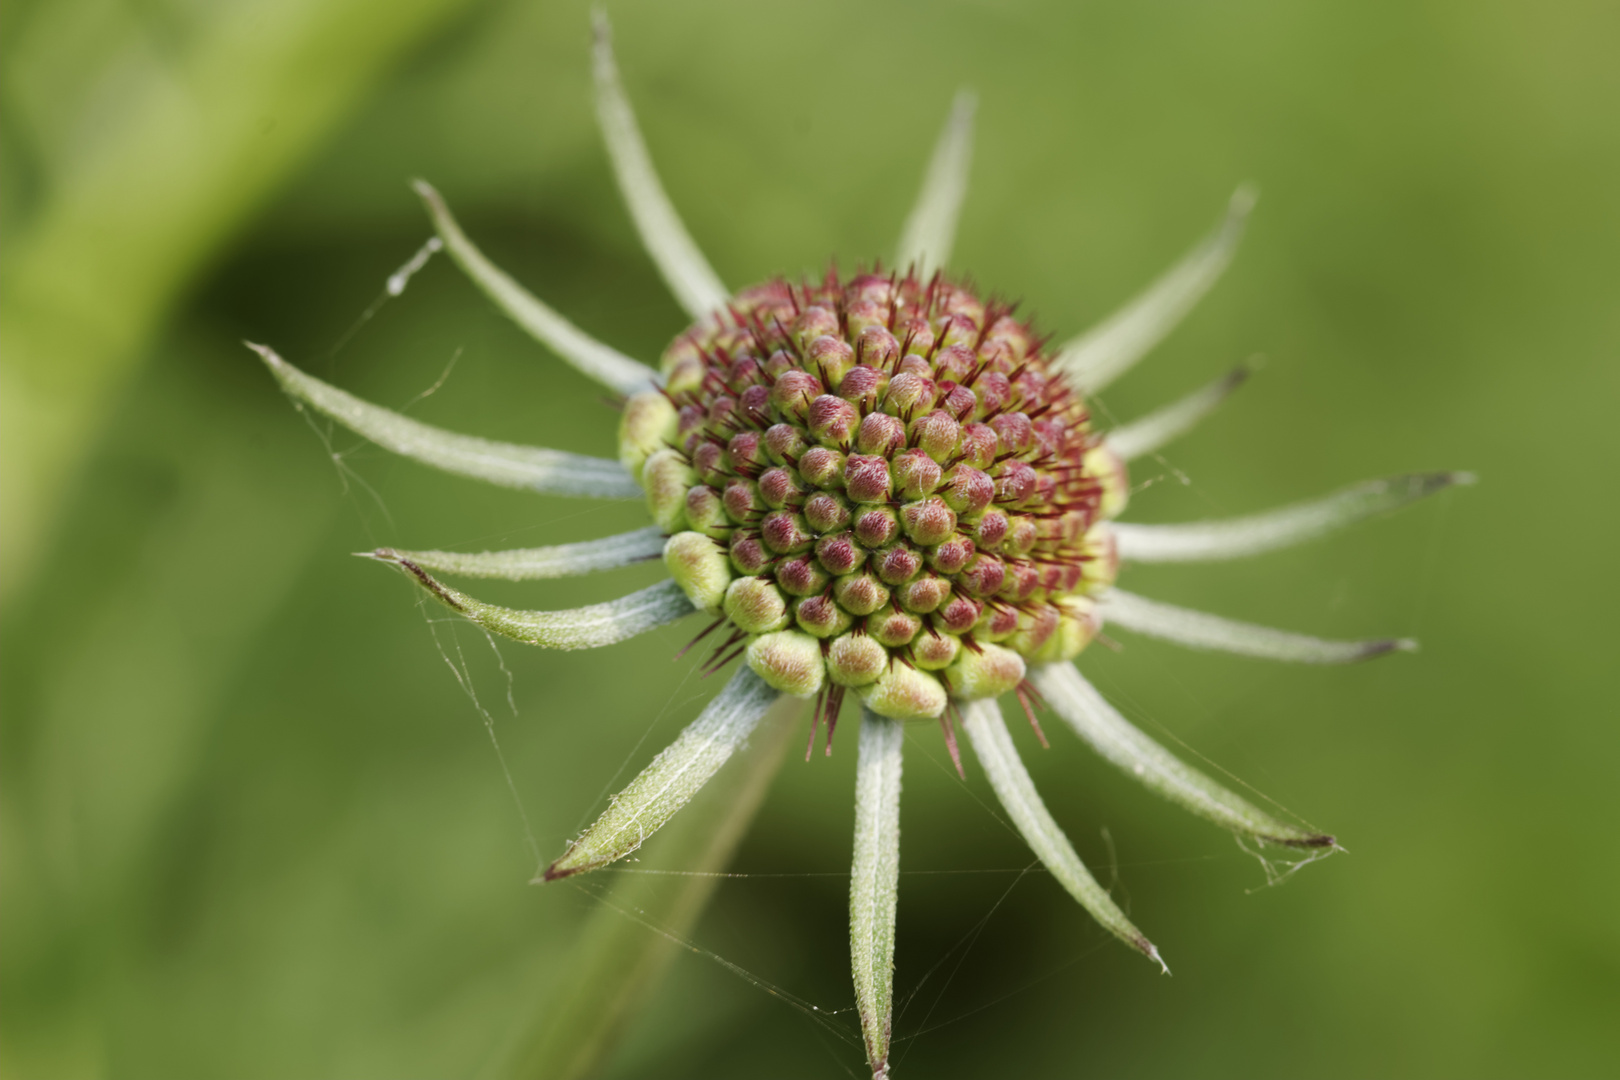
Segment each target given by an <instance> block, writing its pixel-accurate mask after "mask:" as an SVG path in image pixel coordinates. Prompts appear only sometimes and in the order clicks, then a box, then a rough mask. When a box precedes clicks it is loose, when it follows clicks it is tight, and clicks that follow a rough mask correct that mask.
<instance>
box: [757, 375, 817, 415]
mask: <svg viewBox="0 0 1620 1080" xmlns="http://www.w3.org/2000/svg"><path fill="white" fill-rule="evenodd" d="M821 390H822V386H821V380H820V379H818V378H816V377H815V376H814V375H812V374H810V373H809V372H808V371H801V370H799V369H798V368H794V369H793V370H791V371H784V372H782V374H781V375H780V376H778V377H777V380H776V381H775V382H774V383H772V384H771V395H770V401H771V407H772V408H774V409H775V410H776V411H777V412H778V413H780V414H782V415H783V416H791V417H793V418H795V419H797V420H801V421H802V420H803V419H804V415H805V413H806V412H808V411H809V409H810V403H811V402H812V401H814V400H815V399H816V398H817V397H819V396H820V394H821Z"/></svg>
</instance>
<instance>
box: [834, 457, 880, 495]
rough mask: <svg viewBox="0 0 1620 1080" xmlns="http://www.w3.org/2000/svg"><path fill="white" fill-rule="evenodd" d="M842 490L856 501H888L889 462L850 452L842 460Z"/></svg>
mask: <svg viewBox="0 0 1620 1080" xmlns="http://www.w3.org/2000/svg"><path fill="white" fill-rule="evenodd" d="M844 491H845V492H847V493H848V495H849V497H850V500H851V501H853V502H858V503H886V502H888V501H889V491H890V481H889V463H888V461H887V460H885V459H884V458H881V457H876V456H870V455H866V454H851V455H850V456H849V458H848V459H847V460H846V461H845V462H844Z"/></svg>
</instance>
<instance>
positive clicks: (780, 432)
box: [765, 424, 810, 465]
mask: <svg viewBox="0 0 1620 1080" xmlns="http://www.w3.org/2000/svg"><path fill="white" fill-rule="evenodd" d="M809 445H810V444H809V443H807V442H805V441H804V436H803V435H801V434H799V429H798V428H796V427H794V426H793V425H792V424H772V425H771V426H770V427H768V428H766V429H765V452H766V453H767V454H769V455H770V457H771V460H772V461H774V462H776V463H777V464H778V465H787V464H791V463H792V462H795V461H798V460H799V457H800V456H801V455H802V454H803V453H804V451H805V448H806V447H808V446H809Z"/></svg>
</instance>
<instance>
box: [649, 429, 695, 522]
mask: <svg viewBox="0 0 1620 1080" xmlns="http://www.w3.org/2000/svg"><path fill="white" fill-rule="evenodd" d="M696 479H697V474H696V473H694V472H693V471H692V469H691V467H690V466H689V465H687V464H686V459H685V458H684V457H682V456H681V454H680V453H679V452H678V451H676V450H669V449H665V450H659V451H656V452H655V453H653V454H652V455H651V456H650V457H648V458H647V463H646V465H644V466H643V467H642V470H641V486H642V487H643V488H644V489H645V490H646V492H647V512H648V513H649V514H651V515H652V519H653V520H654V521H655V522H657V523H658V527H659V528H661V529H663V530H664V531H665V532H675V531H677V530H679V529H680V528H681V526H682V525H684V524H685V522H686V491H687V489H688V488H690V487H691V486H692V483H693V481H695V480H696Z"/></svg>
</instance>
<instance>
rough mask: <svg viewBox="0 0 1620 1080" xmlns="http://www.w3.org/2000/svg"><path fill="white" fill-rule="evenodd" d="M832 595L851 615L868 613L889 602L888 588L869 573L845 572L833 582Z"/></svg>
mask: <svg viewBox="0 0 1620 1080" xmlns="http://www.w3.org/2000/svg"><path fill="white" fill-rule="evenodd" d="M833 596H834V597H835V598H836V599H837V600H838V603H839V604H840V605H842V606H843V608H844V610H845V611H847V612H849V613H850V614H851V615H870V614H872V612H874V611H876V610H877V609H878V608H880V607H882V606H883V605H884V604H887V603H888V602H889V590H888V588H887V587H886V586H884V584H883V583H882V582H880V581H879V580H878V579H877V578H875V577H873V576H872V575H871V574H846V575H844V576H843V577H841V578H839V579H838V580H837V581H835V582H834V583H833Z"/></svg>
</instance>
